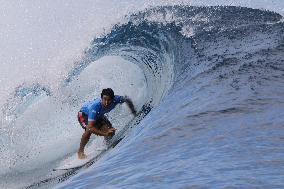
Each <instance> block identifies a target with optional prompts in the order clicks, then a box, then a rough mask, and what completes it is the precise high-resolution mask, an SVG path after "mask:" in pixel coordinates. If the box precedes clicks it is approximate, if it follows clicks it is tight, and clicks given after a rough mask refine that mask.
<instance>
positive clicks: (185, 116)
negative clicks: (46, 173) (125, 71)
mask: <svg viewBox="0 0 284 189" xmlns="http://www.w3.org/2000/svg"><path fill="white" fill-rule="evenodd" d="M280 19H281V16H280V15H278V14H276V13H273V12H268V11H261V10H255V9H249V8H239V7H180V6H176V7H161V8H154V9H150V10H147V11H144V12H140V13H137V14H135V15H132V16H130V17H129V22H128V23H127V24H124V25H119V26H117V27H114V28H113V30H112V32H111V33H110V34H108V35H106V36H105V37H103V38H100V39H95V40H94V42H93V45H92V46H91V48H90V50H89V51H87V53H86V54H87V55H86V56H88V57H91V58H93V57H94V58H97V56H98V55H102V56H103V55H106V54H115V55H120V56H122V57H125V58H126V59H127V60H130V61H132V62H133V63H135V64H137V65H139V66H140V67H141V69H144V70H145V69H150V72H146V74H145V75H146V78H148V80H147V81H148V84H149V85H151V87H150V88H149V90H151V91H149V93H150V95H149V98H152V99H154V109H153V110H152V111H151V112H150V113H149V114H148V115H147V117H146V118H145V119H144V120H142V122H141V123H140V124H139V125H138V126H137V127H135V128H134V129H133V130H132V131H131V132H130V134H129V135H128V136H127V137H126V138H125V139H124V140H123V141H122V142H121V143H120V144H119V145H118V146H117V147H116V148H115V149H113V150H112V151H111V152H109V153H108V154H107V155H106V156H104V157H103V158H102V159H100V160H99V161H98V162H97V163H96V164H94V165H93V166H92V167H90V168H89V169H88V170H85V171H83V172H82V173H81V174H80V175H78V176H76V177H74V178H72V179H70V180H69V181H67V183H66V184H64V185H62V187H59V188H107V187H111V188H112V187H114V188H145V187H146V188H148V187H149V188H283V187H284V181H283V178H284V158H283V157H284V124H283V123H284V122H283V121H284V113H283V112H284V111H283V110H284V104H283V103H284V80H283V79H284V56H283V55H284V27H283V26H284V25H283V22H279V21H280ZM171 69H172V72H171ZM169 72H171V73H169ZM163 77H166V78H163ZM157 80H158V81H157ZM161 80H162V81H165V82H161ZM165 83H166V86H167V87H165ZM168 86H170V87H168ZM161 88H162V89H165V88H166V89H167V90H166V94H165V95H164V94H163V95H160V94H161V91H162V92H164V91H165V90H161ZM161 96H162V98H160V97H161ZM156 101H158V105H156V104H155V102H156Z"/></svg>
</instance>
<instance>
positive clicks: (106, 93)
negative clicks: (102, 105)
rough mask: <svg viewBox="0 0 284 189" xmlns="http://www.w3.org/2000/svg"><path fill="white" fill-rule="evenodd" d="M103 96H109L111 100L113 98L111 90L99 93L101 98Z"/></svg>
mask: <svg viewBox="0 0 284 189" xmlns="http://www.w3.org/2000/svg"><path fill="white" fill-rule="evenodd" d="M103 95H106V96H109V97H110V98H111V99H113V98H114V92H113V90H112V89H111V88H107V89H103V90H102V93H101V98H103Z"/></svg>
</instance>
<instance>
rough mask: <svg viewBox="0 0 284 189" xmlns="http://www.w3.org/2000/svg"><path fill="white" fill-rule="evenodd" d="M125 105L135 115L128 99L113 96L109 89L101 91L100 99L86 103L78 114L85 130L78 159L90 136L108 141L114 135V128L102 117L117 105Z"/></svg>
mask: <svg viewBox="0 0 284 189" xmlns="http://www.w3.org/2000/svg"><path fill="white" fill-rule="evenodd" d="M124 102H125V103H126V104H127V105H128V107H129V109H130V110H131V112H132V114H133V115H134V116H135V115H136V110H135V108H134V105H133V103H132V101H131V100H130V99H129V98H128V97H126V96H125V97H123V96H118V95H114V92H113V90H112V89H111V88H107V89H103V90H102V92H101V98H97V99H95V100H93V101H90V102H87V103H85V104H84V105H83V107H82V108H81V109H80V111H79V112H78V121H79V123H80V125H81V126H82V128H83V129H84V130H85V131H84V133H83V135H82V138H81V142H80V148H79V150H78V158H79V159H84V158H85V157H86V156H85V154H84V148H85V146H86V144H87V143H88V141H89V139H90V136H91V135H92V134H96V135H99V136H104V137H105V139H106V140H109V139H110V138H111V137H112V136H114V134H115V128H113V127H112V124H111V123H110V121H109V120H108V119H107V118H106V117H105V116H104V114H105V113H108V112H110V111H111V110H112V109H114V108H115V106H116V105H117V104H122V103H124Z"/></svg>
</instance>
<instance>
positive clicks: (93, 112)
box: [80, 95, 125, 121]
mask: <svg viewBox="0 0 284 189" xmlns="http://www.w3.org/2000/svg"><path fill="white" fill-rule="evenodd" d="M124 102H125V98H124V97H123V96H118V95H115V96H114V98H113V100H112V102H111V103H110V105H109V106H108V107H107V108H104V107H103V105H102V100H101V98H96V99H95V100H92V101H90V102H87V103H85V104H84V105H83V107H82V108H81V110H80V111H81V112H83V113H85V114H87V115H88V121H96V120H97V119H98V118H101V117H102V116H103V115H104V114H105V113H108V112H110V111H111V110H112V109H114V108H115V106H116V105H117V104H122V103H124Z"/></svg>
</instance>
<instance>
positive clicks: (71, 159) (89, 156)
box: [53, 141, 107, 171]
mask: <svg viewBox="0 0 284 189" xmlns="http://www.w3.org/2000/svg"><path fill="white" fill-rule="evenodd" d="M98 146H100V145H98V144H96V142H95V141H92V143H91V144H90V145H88V146H87V147H86V148H85V155H86V158H85V159H79V158H78V154H77V153H75V154H72V155H71V156H68V157H67V158H65V159H64V160H62V161H61V162H60V163H59V165H57V167H56V168H54V169H53V170H54V171H56V170H69V169H76V168H80V167H82V166H84V165H86V164H87V163H88V162H90V161H91V160H93V159H94V158H95V157H96V156H98V155H99V154H100V153H101V152H102V151H105V150H106V149H107V146H106V145H104V146H102V147H100V148H99V149H98ZM96 148H97V149H96Z"/></svg>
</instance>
